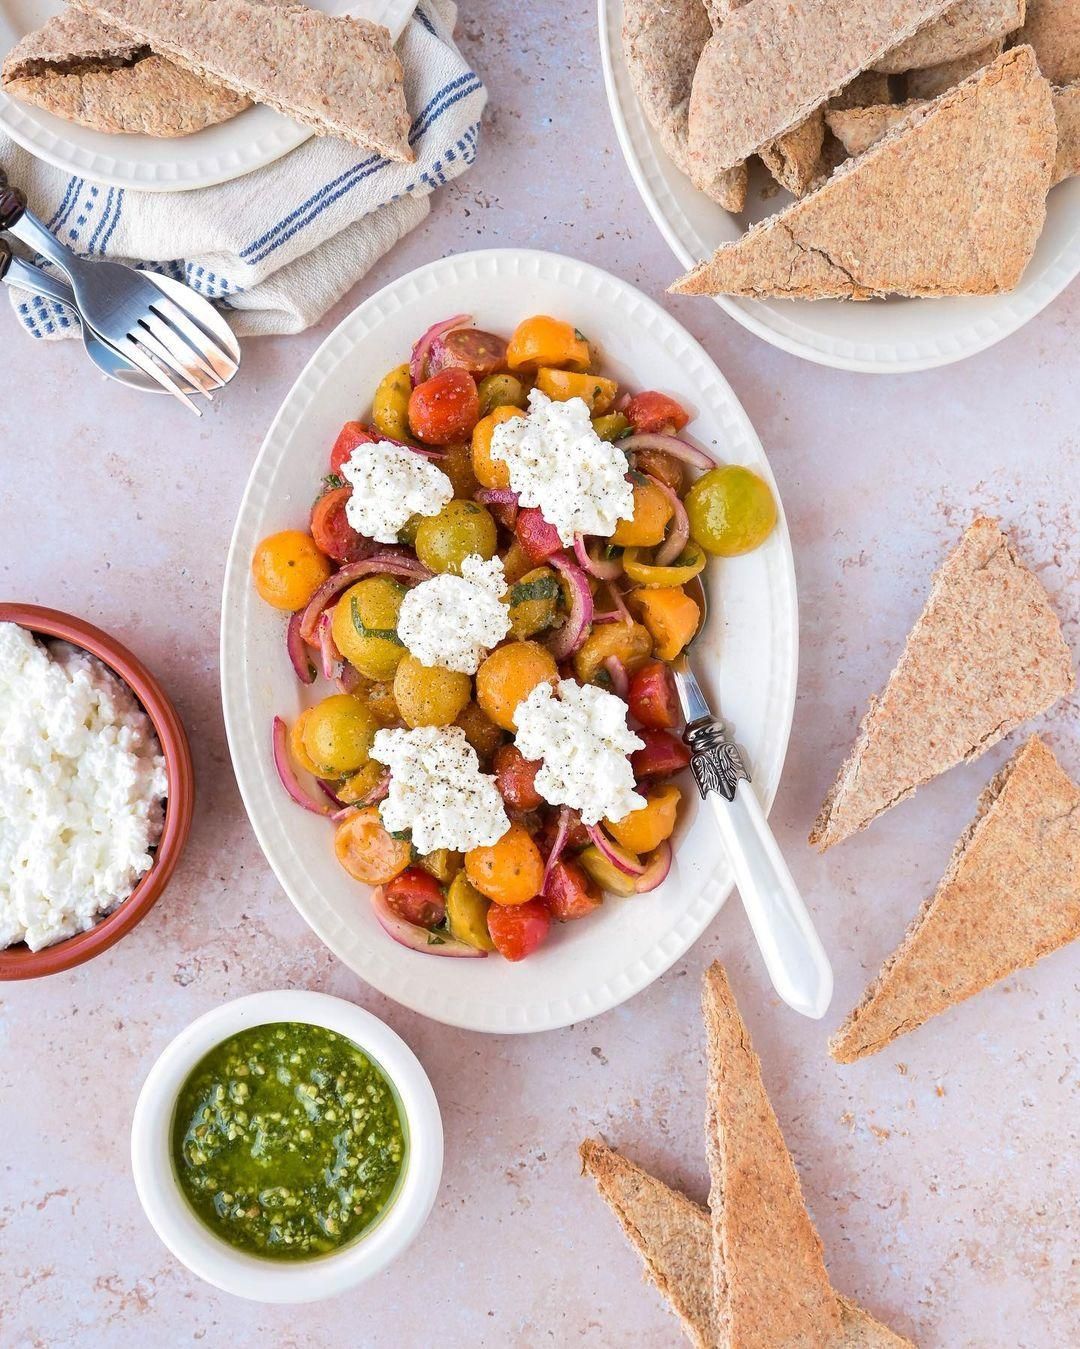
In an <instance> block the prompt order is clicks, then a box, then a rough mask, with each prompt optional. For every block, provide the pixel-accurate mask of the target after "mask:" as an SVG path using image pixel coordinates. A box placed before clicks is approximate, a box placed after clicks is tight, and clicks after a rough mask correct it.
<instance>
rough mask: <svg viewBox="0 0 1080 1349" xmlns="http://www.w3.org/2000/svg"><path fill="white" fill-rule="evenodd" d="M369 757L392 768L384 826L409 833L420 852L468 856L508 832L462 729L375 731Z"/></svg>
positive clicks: (382, 807) (503, 813) (494, 791)
mask: <svg viewBox="0 0 1080 1349" xmlns="http://www.w3.org/2000/svg"><path fill="white" fill-rule="evenodd" d="M371 757H372V758H373V759H377V760H378V761H379V763H382V764H385V765H386V766H387V768H389V770H390V791H389V795H388V796H387V797H386V799H385V800H384V801H383V802H382V804H381V805H380V806H379V814H380V816H381V818H382V822H383V824H384V826H385V827H386V828H387V829H388V830H389V832H390V833H392V834H397V833H401V832H402V831H403V830H406V829H407V830H409V831H410V833H411V835H412V841H413V846H414V847H415V848H416V849H417V851H418V852H422V853H427V852H433V851H434V850H435V849H436V848H450V849H452V850H453V851H455V852H467V851H468V850H469V849H470V848H480V847H486V846H488V845H489V844H492V843H497V842H498V840H499V839H500V838H502V836H503V834H505V833H506V831H507V830H508V829H509V828H510V820H509V818H508V817H507V814H506V807H505V806H504V805H503V799H502V797H501V796H500V795H499V791H498V788H497V787H496V786H495V779H494V778H493V777H491V776H490V775H488V774H487V773H481V772H480V761H479V759H477V757H476V750H474V749H473V747H472V745H470V744H469V742H468V740H466V739H465V732H464V731H463V730H462V729H461V727H460V726H418V727H417V728H416V729H415V730H412V731H402V730H383V731H378V732H376V735H375V741H374V743H373V745H372V747H371Z"/></svg>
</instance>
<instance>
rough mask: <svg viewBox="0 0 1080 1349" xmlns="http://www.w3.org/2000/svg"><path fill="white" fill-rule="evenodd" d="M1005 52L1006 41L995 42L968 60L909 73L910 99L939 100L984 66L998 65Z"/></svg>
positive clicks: (907, 88)
mask: <svg viewBox="0 0 1080 1349" xmlns="http://www.w3.org/2000/svg"><path fill="white" fill-rule="evenodd" d="M1004 50H1005V40H1004V38H1000V37H999V38H994V40H993V41H992V42H988V43H987V44H986V46H985V47H980V48H979V49H978V51H974V52H970V53H969V54H968V55H967V56H958V57H957V58H956V59H955V60H953V61H942V63H941V64H940V65H936V66H924V67H923V68H922V69H921V70H909V71H908V72H907V75H906V76H905V77H904V84H905V89H904V92H905V94H906V96H907V97H908V98H937V97H938V95H939V94H943V93H945V91H946V90H947V89H951V88H952V87H953V86H954V85H957V84H959V83H960V81H961V80H966V79H967V78H968V76H969V75H974V74H975V72H976V71H977V70H982V68H983V66H988V65H989V64H990V62H991V61H996V60H997V58H998V57H999V56H1000V55H1001V53H1002V52H1003V51H1004Z"/></svg>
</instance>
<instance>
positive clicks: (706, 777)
mask: <svg viewBox="0 0 1080 1349" xmlns="http://www.w3.org/2000/svg"><path fill="white" fill-rule="evenodd" d="M685 589H686V592H687V594H688V595H690V596H691V598H692V599H694V600H696V602H697V604H698V605H699V607H700V609H701V622H700V623H699V625H698V632H699V633H700V632H701V631H702V630H703V629H704V627H705V619H706V615H707V613H708V600H707V598H706V595H705V587H704V586H703V585H702V584H701V580H700V578H699V577H695V578H694V580H692V581H691V582H690V583H689V584H688V585H687V586H686V587H685ZM692 646H693V641H691V643H690V647H692ZM688 650H689V647H687V648H686V649H685V650H684V651H683V652H682V653H681V654H680V655H679V656H678V657H677V658H676V660H675V661H674V663H673V665H672V671H673V673H674V676H675V687H676V690H677V691H678V695H679V702H680V704H681V706H682V712H683V716H684V718H685V720H686V729H685V730H684V731H683V740H684V741H685V743H686V744H687V746H688V747H689V749H690V756H691V757H690V768H691V770H692V772H693V774H694V779H695V781H696V782H697V786H698V791H699V792H700V793H701V798H702V800H703V801H704V802H705V803H706V805H708V806H709V807H710V808H711V810H712V812H713V815H714V816H715V817H716V823H717V825H718V826H719V830H720V837H721V839H722V841H723V844H724V849H725V851H726V852H727V856H728V861H729V862H730V863H731V869H732V871H733V872H734V873H735V884H736V885H737V886H738V887H739V894H740V895H741V896H742V903H743V909H744V910H745V911H746V916H747V918H749V920H750V926H751V928H752V929H753V932H754V937H755V939H756V941H757V944H758V948H759V950H760V951H761V955H762V958H763V960H764V961H765V968H766V969H767V970H768V972H769V978H770V979H771V980H772V985H773V988H775V989H776V991H777V993H779V995H780V997H781V998H783V1000H784V1001H785V1002H786V1003H787V1005H788V1006H789V1007H793V1008H794V1009H795V1011H797V1012H801V1013H802V1015H803V1016H808V1017H812V1018H814V1020H818V1019H820V1018H821V1017H823V1016H824V1015H825V1013H826V1011H828V1007H829V1003H830V1001H831V999H832V991H833V974H832V966H831V965H830V964H829V958H828V956H827V955H826V954H825V949H824V947H823V946H822V945H821V940H820V938H819V937H818V934H817V931H816V930H815V928H814V924H813V920H812V919H811V917H810V914H809V913H808V912H807V909H806V905H805V904H804V903H803V899H802V896H801V895H800V894H799V888H798V886H797V885H796V884H795V881H794V880H793V878H792V875H791V872H790V871H789V870H788V865H787V863H786V862H785V861H784V857H783V854H782V853H781V851H780V848H779V845H778V844H777V842H776V839H775V837H774V836H773V832H772V829H770V827H769V822H768V820H767V819H766V818H765V812H764V810H762V808H761V802H760V801H759V800H758V797H757V793H756V792H755V791H754V788H753V786H752V785H751V782H750V774H749V773H748V772H747V769H746V765H745V764H744V762H743V758H742V755H741V754H740V753H739V748H738V746H737V745H736V744H735V742H734V740H732V739H731V737H730V736H729V734H728V732H727V728H726V727H725V725H724V723H723V722H722V721H720V720H718V719H717V718H716V717H714V716H713V714H712V710H711V709H710V707H709V704H708V702H707V701H706V699H705V695H704V694H703V693H702V691H701V686H700V685H699V684H698V682H697V679H696V678H695V677H694V672H693V670H692V669H691V667H690V661H689V657H688V654H687V652H688Z"/></svg>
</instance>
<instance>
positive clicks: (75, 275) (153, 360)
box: [0, 169, 240, 416]
mask: <svg viewBox="0 0 1080 1349" xmlns="http://www.w3.org/2000/svg"><path fill="white" fill-rule="evenodd" d="M0 229H3V230H7V232H8V233H10V234H12V235H14V236H15V238H17V239H21V240H22V241H23V243H25V244H28V245H29V246H30V247H31V248H33V249H36V250H37V252H39V253H40V254H41V255H42V256H43V257H46V258H48V259H49V261H50V262H53V263H55V264H56V266H58V267H59V268H61V269H62V270H63V271H64V272H65V273H66V274H67V276H68V278H69V279H70V281H71V288H72V291H73V292H74V295H75V302H76V304H77V305H78V308H79V311H80V313H81V314H82V317H83V321H84V322H85V323H88V324H89V325H90V327H91V328H92V329H93V330H94V332H95V333H96V334H97V336H98V337H100V338H101V339H102V341H104V342H105V343H107V345H108V346H110V347H111V348H112V349H113V350H114V351H116V352H117V353H118V354H119V355H121V356H123V357H125V358H126V359H127V360H128V361H130V362H131V364H132V365H135V366H138V368H139V369H140V370H142V371H144V372H145V373H146V374H147V375H149V376H150V377H151V378H152V379H154V380H156V381H157V383H158V384H160V385H161V386H162V387H163V388H165V389H167V390H168V392H170V393H171V394H173V396H174V397H176V398H178V399H179V400H180V401H181V402H182V403H184V404H185V406H186V407H188V408H190V410H191V411H192V412H194V413H195V414H196V415H197V416H199V415H201V413H200V411H199V408H198V407H196V405H195V404H194V403H193V402H192V400H191V399H190V398H189V397H188V395H187V393H185V392H184V388H185V387H186V386H189V385H190V386H192V387H193V388H195V389H197V390H198V391H199V392H200V393H202V394H204V395H205V396H206V397H207V398H209V397H210V391H211V390H212V389H217V388H221V387H222V385H224V384H225V383H226V382H227V381H228V380H230V379H231V378H232V377H233V375H235V374H236V371H237V370H238V368H239V364H240V347H239V344H238V343H237V341H236V338H235V337H234V336H233V334H232V332H231V331H230V330H229V329H228V325H227V324H225V323H224V320H222V319H221V317H220V315H219V314H217V312H216V311H215V310H214V307H213V306H212V305H211V304H210V303H209V301H207V300H204V299H203V298H202V296H201V295H196V294H195V292H194V291H191V290H190V289H188V288H185V295H184V300H183V302H182V303H178V302H177V300H176V299H172V298H169V297H167V296H165V295H163V294H162V292H161V291H160V290H159V289H158V288H157V287H156V286H155V285H154V284H153V282H151V281H149V280H148V279H147V278H146V277H145V276H144V275H143V274H142V273H141V272H138V271H136V270H135V269H134V268H133V267H125V266H123V265H122V264H121V263H117V262H108V261H105V260H104V259H97V260H95V261H93V262H88V261H86V259H84V258H81V257H79V256H78V254H76V253H73V252H71V250H70V249H68V248H65V247H64V245H63V244H61V243H60V242H59V241H58V240H57V239H56V238H54V237H53V235H52V234H50V232H49V231H48V230H47V229H46V228H45V226H44V225H43V224H42V223H41V221H40V220H38V219H37V217H36V216H34V215H33V214H32V213H31V212H30V211H28V210H27V209H26V199H25V197H24V196H23V194H22V193H21V192H20V191H18V189H16V188H13V187H11V185H10V184H9V182H8V180H7V176H6V175H5V173H4V171H3V169H0Z"/></svg>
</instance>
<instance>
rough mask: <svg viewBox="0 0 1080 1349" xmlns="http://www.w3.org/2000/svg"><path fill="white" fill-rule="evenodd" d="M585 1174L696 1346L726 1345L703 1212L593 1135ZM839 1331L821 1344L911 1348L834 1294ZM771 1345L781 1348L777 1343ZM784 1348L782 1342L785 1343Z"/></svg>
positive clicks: (584, 1150)
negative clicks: (716, 1309)
mask: <svg viewBox="0 0 1080 1349" xmlns="http://www.w3.org/2000/svg"><path fill="white" fill-rule="evenodd" d="M580 1152H581V1160H582V1164H583V1167H584V1170H585V1172H586V1173H587V1174H588V1175H590V1176H592V1178H593V1180H595V1181H596V1186H597V1189H598V1190H599V1191H600V1194H601V1196H602V1197H603V1199H604V1200H605V1202H606V1203H607V1205H608V1207H609V1208H610V1209H611V1211H612V1212H613V1213H614V1214H615V1216H616V1218H618V1220H619V1223H620V1224H621V1226H622V1229H623V1231H624V1232H625V1233H626V1235H627V1237H628V1238H629V1240H630V1244H631V1245H632V1246H633V1247H634V1249H635V1250H636V1251H637V1253H638V1255H640V1256H641V1258H642V1260H643V1261H644V1263H645V1277H646V1278H648V1279H651V1281H652V1282H653V1283H654V1284H655V1285H656V1286H657V1288H658V1289H659V1290H660V1292H661V1293H663V1295H664V1297H665V1298H667V1300H668V1303H669V1304H670V1306H671V1309H672V1311H674V1312H675V1314H676V1315H677V1316H678V1317H679V1319H680V1320H681V1321H682V1323H683V1329H684V1330H685V1331H686V1334H687V1338H688V1339H689V1340H690V1343H691V1344H693V1345H695V1346H696V1347H697V1349H717V1346H718V1345H721V1344H724V1343H726V1342H725V1341H723V1340H722V1339H721V1338H720V1334H719V1331H718V1330H717V1329H716V1326H715V1322H714V1319H713V1301H712V1273H711V1266H712V1227H711V1224H710V1222H709V1210H708V1209H706V1208H702V1207H701V1206H700V1205H699V1204H694V1203H691V1201H690V1200H689V1199H687V1197H686V1196H685V1195H684V1194H680V1193H679V1191H678V1190H673V1189H671V1187H670V1186H668V1185H665V1184H664V1183H663V1181H659V1180H656V1179H655V1178H654V1177H653V1176H650V1175H649V1173H648V1172H647V1171H643V1170H642V1169H641V1167H639V1166H635V1165H634V1163H633V1162H630V1161H627V1159H626V1158H625V1157H623V1156H621V1155H620V1154H619V1153H617V1152H614V1151H612V1149H611V1148H609V1147H608V1146H607V1144H606V1143H602V1142H601V1141H600V1140H599V1139H596V1138H588V1139H586V1140H585V1142H584V1143H582V1145H581V1148H580ZM836 1300H837V1303H838V1306H839V1310H840V1327H839V1331H838V1333H837V1335H836V1336H835V1337H834V1338H833V1339H832V1340H830V1341H828V1343H827V1345H826V1346H822V1349H913V1347H912V1344H911V1341H910V1340H905V1339H904V1338H903V1336H901V1335H896V1334H894V1333H893V1331H891V1330H889V1328H888V1327H887V1326H883V1325H882V1324H881V1322H880V1321H876V1320H875V1319H874V1318H873V1317H872V1316H871V1315H870V1313H869V1312H867V1311H864V1310H863V1309H862V1308H861V1307H858V1306H856V1305H855V1303H854V1302H851V1301H850V1300H849V1299H848V1298H846V1297H843V1296H841V1295H840V1294H839V1293H838V1294H836ZM777 1349H780V1346H779V1345H777ZM785 1349H786V1347H785Z"/></svg>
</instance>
